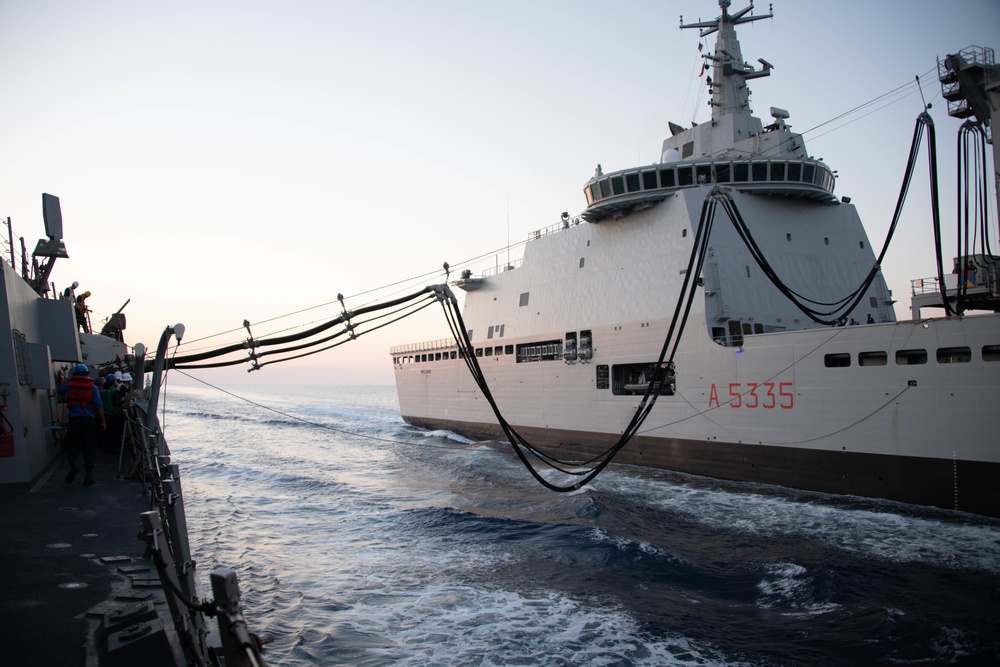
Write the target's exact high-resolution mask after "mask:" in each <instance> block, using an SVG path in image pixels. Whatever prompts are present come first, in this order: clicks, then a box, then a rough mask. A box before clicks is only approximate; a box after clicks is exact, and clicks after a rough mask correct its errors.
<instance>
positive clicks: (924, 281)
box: [910, 276, 947, 296]
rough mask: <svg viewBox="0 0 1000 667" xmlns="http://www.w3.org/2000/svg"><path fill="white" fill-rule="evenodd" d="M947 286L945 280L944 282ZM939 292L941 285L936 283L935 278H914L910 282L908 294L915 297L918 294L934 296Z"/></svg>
mask: <svg viewBox="0 0 1000 667" xmlns="http://www.w3.org/2000/svg"><path fill="white" fill-rule="evenodd" d="M945 285H947V280H946V281H945ZM940 291H941V283H940V282H938V279H937V276H933V277H931V278H916V279H914V280H911V281H910V294H912V295H913V296H917V295H918V294H934V293H938V292H940Z"/></svg>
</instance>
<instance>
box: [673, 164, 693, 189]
mask: <svg viewBox="0 0 1000 667" xmlns="http://www.w3.org/2000/svg"><path fill="white" fill-rule="evenodd" d="M677 185H694V175H693V174H692V173H691V167H679V168H678V169H677Z"/></svg>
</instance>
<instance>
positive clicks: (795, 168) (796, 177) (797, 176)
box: [788, 162, 802, 181]
mask: <svg viewBox="0 0 1000 667" xmlns="http://www.w3.org/2000/svg"><path fill="white" fill-rule="evenodd" d="M788 180H790V181H801V180H802V165H801V164H800V163H798V162H789V163H788Z"/></svg>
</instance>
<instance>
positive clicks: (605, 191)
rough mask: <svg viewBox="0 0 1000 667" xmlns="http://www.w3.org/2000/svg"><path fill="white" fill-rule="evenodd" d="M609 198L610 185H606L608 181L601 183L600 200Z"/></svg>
mask: <svg viewBox="0 0 1000 667" xmlns="http://www.w3.org/2000/svg"><path fill="white" fill-rule="evenodd" d="M610 196H611V185H610V184H609V183H608V179H606V178H605V179H604V180H603V181H601V199H604V198H605V197H610Z"/></svg>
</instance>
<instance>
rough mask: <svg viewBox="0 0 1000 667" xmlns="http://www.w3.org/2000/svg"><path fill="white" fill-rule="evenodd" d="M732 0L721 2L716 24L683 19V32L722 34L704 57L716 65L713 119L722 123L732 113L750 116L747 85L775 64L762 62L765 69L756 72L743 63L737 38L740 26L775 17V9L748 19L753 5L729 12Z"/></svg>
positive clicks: (765, 74)
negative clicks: (724, 117)
mask: <svg viewBox="0 0 1000 667" xmlns="http://www.w3.org/2000/svg"><path fill="white" fill-rule="evenodd" d="M731 4H732V0H719V7H720V8H721V9H722V14H721V15H720V16H719V17H718V18H717V19H716V20H714V21H704V22H702V21H700V20H699V21H698V22H697V23H688V24H685V23H684V17H683V16H681V29H682V30H683V29H687V28H701V29H702V30H701V33H700V36H701V37H707V36H708V35H711V34H712V33H718V37H716V39H715V52H714V53H708V54H705V55H704V56H703V57H704V58H705V60H706V61H707V62H711V63H712V77H711V79H709V86H710V88H711V90H712V101H711V102H709V104H710V105H711V106H712V120H718V119H720V118H722V117H723V116H727V115H730V114H745V115H747V116H749V115H750V89H749V88H748V87H747V85H746V82H747V81H748V80H750V79H757V78H759V77H762V76H770V74H771V68H772V67H773V66H772V65H771V63H769V62H767V61H766V60H764V59H763V58H760V59H758V62H759V63H760V64H761V65H762V66H763V69H761V70H755V69H754V68H753V66H752V65H748V64H746V63H745V62H743V53H742V51H741V50H740V42H739V40H738V39H737V38H736V26H738V25H740V24H742V23H750V22H751V21H759V20H761V19H769V18H772V17H773V16H774V12H773V10H772V8H771V6H770V5H769V6H768V10H767V11H768V13H767V14H761V15H759V16H748V15H747V14H749V13H750V12H751V11H753V3H750V6H748V7H746V8H744V9H742V10H740V11H738V12H736V13H735V14H730V13H729V6H730V5H731Z"/></svg>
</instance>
